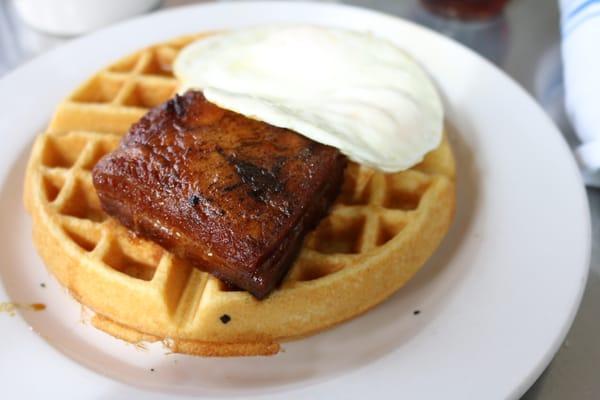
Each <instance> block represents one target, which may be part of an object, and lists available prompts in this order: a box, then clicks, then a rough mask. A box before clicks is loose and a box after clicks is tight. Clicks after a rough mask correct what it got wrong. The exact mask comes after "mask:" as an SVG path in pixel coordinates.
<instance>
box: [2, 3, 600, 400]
mask: <svg viewBox="0 0 600 400" xmlns="http://www.w3.org/2000/svg"><path fill="white" fill-rule="evenodd" d="M193 2H194V1H189V0H166V1H163V5H162V7H163V8H164V7H173V6H178V5H181V4H189V3H193ZM343 2H344V3H352V4H356V5H360V6H363V7H370V8H373V9H377V10H381V11H384V12H387V13H390V14H395V15H398V16H401V17H404V18H408V19H412V20H416V21H418V22H420V23H422V24H424V25H427V26H429V27H431V28H433V29H435V30H438V31H440V32H442V33H445V34H447V35H448V36H451V37H453V38H455V39H456V40H458V41H461V42H463V43H464V44H466V45H467V46H469V47H471V48H473V49H475V50H476V51H478V52H479V53H481V54H482V55H484V56H485V57H487V58H488V59H490V60H491V61H493V62H494V63H495V64H496V65H498V66H499V67H500V68H502V69H503V70H504V71H506V72H507V73H508V74H509V75H510V76H512V77H513V78H514V79H515V80H516V81H518V82H519V83H520V84H521V85H522V86H523V87H524V88H525V89H526V90H527V91H528V92H529V93H530V94H531V95H532V96H533V97H534V98H536V99H537V100H538V102H539V103H540V104H541V105H542V107H543V108H544V109H545V110H546V111H547V112H548V113H549V114H550V115H551V116H552V118H553V119H554V120H555V121H556V123H557V125H558V126H559V128H560V129H561V130H562V131H563V133H564V134H565V137H566V138H567V140H568V141H570V142H574V141H575V139H574V136H573V133H572V128H571V127H570V125H569V123H568V121H567V120H566V118H565V115H564V108H563V105H562V101H563V86H562V76H561V61H560V48H559V39H560V32H559V23H558V19H559V16H558V8H557V4H556V3H555V2H554V1H547V0H513V1H512V2H511V3H510V4H509V6H508V7H507V9H506V12H505V13H504V15H503V16H502V17H501V18H499V19H496V20H494V21H493V22H490V23H471V24H465V23H458V22H455V21H449V20H444V19H439V18H436V17H433V16H431V15H429V14H428V13H426V12H425V11H423V10H422V8H421V7H420V6H419V4H418V1H417V0H406V1H398V0H348V1H343ZM67 40H69V39H68V38H57V37H51V36H47V35H44V34H41V33H38V32H36V31H33V30H31V29H29V28H28V27H26V26H25V25H24V24H23V23H22V22H21V21H20V20H19V19H18V17H17V16H16V15H15V12H14V10H13V8H12V6H11V3H10V2H6V1H1V0H0V76H2V75H3V74H4V73H5V72H7V71H8V70H10V69H13V68H16V67H17V66H18V65H20V64H21V63H23V62H24V61H26V60H27V59H29V58H31V57H34V56H35V55H37V54H39V53H41V52H43V51H46V50H48V49H49V48H52V47H54V46H56V45H60V44H61V43H63V42H65V41H67ZM587 192H588V197H589V202H590V212H591V215H592V226H593V248H592V263H591V271H590V276H589V279H588V284H587V288H586V292H585V294H584V297H583V302H582V305H581V308H580V310H579V313H578V315H577V318H576V319H575V323H574V325H573V327H572V329H571V331H570V333H569V335H568V336H567V339H566V340H565V342H564V344H563V346H562V347H561V349H560V351H559V352H558V354H557V355H556V357H555V359H554V361H553V362H552V363H551V364H550V366H549V367H548V368H547V370H546V371H545V372H544V374H543V375H542V376H541V377H540V378H539V379H538V381H537V382H536V383H535V384H534V385H533V387H532V388H531V389H530V390H529V391H528V392H527V394H526V395H525V396H524V397H523V398H524V399H565V398H572V399H591V398H598V396H600V380H599V379H597V375H598V370H597V366H598V365H600V340H599V339H598V338H600V318H599V317H598V316H599V315H600V190H598V189H588V191H587Z"/></svg>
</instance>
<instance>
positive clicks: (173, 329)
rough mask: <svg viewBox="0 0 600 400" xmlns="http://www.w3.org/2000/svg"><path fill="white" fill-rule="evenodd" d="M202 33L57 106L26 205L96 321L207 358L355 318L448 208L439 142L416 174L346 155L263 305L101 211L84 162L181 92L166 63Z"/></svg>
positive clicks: (395, 284) (250, 351) (392, 285)
mask: <svg viewBox="0 0 600 400" xmlns="http://www.w3.org/2000/svg"><path fill="white" fill-rule="evenodd" d="M195 38H197V36H196V37H193V36H190V37H185V38H179V39H176V40H173V41H170V42H167V43H164V44H159V45H155V46H152V47H149V48H147V49H144V50H142V51H139V52H137V53H135V54H132V55H130V56H128V57H125V58H124V59H122V60H120V61H118V62H117V63H115V64H112V65H110V66H109V67H108V68H105V69H104V70H102V71H100V72H98V73H97V74H96V75H94V76H93V77H92V78H91V79H89V80H88V81H87V82H85V83H84V84H83V85H82V86H81V87H79V88H78V89H77V90H76V91H75V92H74V93H72V94H71V95H70V96H69V97H68V98H67V99H66V100H64V101H63V103H61V104H60V105H59V106H58V108H57V110H56V112H55V114H54V116H53V118H52V120H51V122H50V125H49V126H48V128H47V130H46V132H45V133H43V134H41V135H39V136H38V138H37V140H36V141H35V144H34V146H33V149H32V152H31V156H30V160H29V164H28V168H27V174H26V182H25V193H24V199H25V205H26V208H27V210H28V212H29V213H30V214H31V215H32V219H33V239H34V243H35V245H36V247H37V249H38V251H39V253H40V255H41V256H42V258H43V259H44V261H45V263H46V265H47V267H48V268H49V269H50V271H51V272H52V273H53V274H54V275H55V276H56V278H57V279H58V280H59V281H60V283H61V284H62V285H64V286H65V287H66V288H67V289H68V290H69V292H70V293H71V294H72V295H73V296H74V297H75V298H76V299H77V300H78V301H79V302H80V303H82V304H83V305H85V306H87V307H88V308H90V309H91V310H93V311H94V313H95V316H94V317H93V319H92V323H93V325H94V326H96V327H97V328H99V329H101V330H103V331H105V332H107V333H109V334H111V335H113V336H115V337H118V338H121V339H124V340H126V341H129V342H140V341H150V342H153V341H162V342H163V343H164V345H165V346H167V347H168V348H170V350H171V351H173V352H179V353H187V354H194V355H203V356H239V355H270V354H275V353H277V352H278V351H279V350H280V343H281V342H282V341H285V340H289V339H293V338H298V337H303V336H306V335H309V334H312V333H315V332H318V331H320V330H323V329H325V328H328V327H330V326H333V325H335V324H337V323H340V322H342V321H345V320H347V319H350V318H352V317H354V316H357V315H358V314H361V313H362V312H364V311H366V310H368V309H369V308H371V307H373V306H374V305H376V304H378V303H380V302H381V301H383V300H384V299H385V298H387V297H388V296H390V295H391V294H392V293H393V292H394V291H396V290H397V289H399V288H400V287H401V286H402V285H404V283H405V282H406V281H407V280H408V279H410V278H411V277H412V276H413V275H414V274H415V272H417V270H418V269H419V268H420V267H421V266H422V265H423V264H424V263H425V261H426V260H427V258H428V257H429V256H430V255H431V254H432V253H433V251H434V250H435V249H436V247H437V246H438V244H439V243H440V242H441V240H442V238H443V237H444V235H445V234H446V232H447V230H448V227H449V225H450V223H451V220H452V215H453V212H454V159H453V155H452V151H451V148H450V146H449V144H448V141H447V138H444V140H443V142H442V144H441V145H440V146H439V148H437V149H436V150H434V151H432V152H431V153H429V154H428V155H427V156H426V158H425V159H424V161H423V162H422V163H420V164H419V165H417V166H415V167H413V168H412V169H410V170H407V171H403V172H399V173H394V174H383V173H380V172H376V171H373V170H371V169H369V168H366V167H363V166H360V165H357V164H354V163H350V164H349V166H348V168H347V170H346V173H345V178H344V184H343V188H342V192H341V194H340V196H339V197H338V199H337V200H336V203H335V204H334V206H333V207H332V209H331V211H330V213H329V215H328V216H327V217H326V218H325V219H323V220H322V221H321V223H320V224H319V226H318V227H317V228H316V229H315V230H314V231H313V232H311V233H310V234H309V235H308V236H307V237H306V239H305V241H304V245H303V248H302V250H301V252H300V254H299V256H298V258H297V260H296V261H295V263H294V265H293V266H292V268H291V270H290V272H289V273H288V275H287V277H286V278H285V280H284V282H283V283H282V284H281V286H280V287H279V288H278V289H277V290H275V291H274V292H273V293H272V294H271V295H270V296H269V297H268V298H267V299H266V300H263V301H258V300H256V299H254V298H253V297H252V296H251V295H250V294H248V293H246V292H243V291H236V290H232V289H231V288H228V287H227V286H225V285H223V284H222V283H221V282H220V281H219V280H218V279H216V278H214V277H213V276H211V275H209V274H207V273H204V272H201V271H200V270H198V269H195V268H193V267H192V266H191V265H190V264H188V263H187V262H186V261H185V260H182V259H179V258H177V257H175V256H173V255H172V254H171V253H169V252H167V251H166V250H164V249H163V248H161V247H160V246H158V245H156V244H155V243H152V242H150V241H146V240H142V239H140V238H138V237H136V236H134V235H133V234H132V233H131V232H130V231H128V230H127V229H125V228H124V227H122V226H121V225H119V224H118V223H117V222H116V221H114V220H113V219H111V218H109V217H108V216H107V215H106V214H104V213H103V212H102V210H101V208H100V203H99V200H98V198H97V195H96V193H95V191H94V188H93V185H92V178H91V169H92V168H93V166H94V165H95V163H96V162H97V161H98V160H99V159H100V158H101V157H102V156H103V155H104V154H106V153H108V152H110V151H111V150H112V149H114V148H115V147H116V146H117V144H118V142H119V140H120V137H121V136H122V135H123V134H124V133H126V132H127V130H128V129H129V127H130V125H131V124H132V123H133V122H135V121H137V120H138V119H139V118H140V117H141V116H142V115H144V114H145V113H146V112H147V110H148V109H149V108H150V107H153V106H156V105H158V104H160V103H162V102H164V101H166V100H167V99H168V98H170V97H171V96H172V95H173V94H174V93H175V91H176V89H177V86H178V84H177V81H176V80H175V78H174V77H173V75H172V73H171V64H172V62H173V60H174V58H175V57H176V55H177V52H178V51H179V50H180V49H181V47H183V46H184V45H185V44H187V43H188V42H189V41H191V40H193V39H195Z"/></svg>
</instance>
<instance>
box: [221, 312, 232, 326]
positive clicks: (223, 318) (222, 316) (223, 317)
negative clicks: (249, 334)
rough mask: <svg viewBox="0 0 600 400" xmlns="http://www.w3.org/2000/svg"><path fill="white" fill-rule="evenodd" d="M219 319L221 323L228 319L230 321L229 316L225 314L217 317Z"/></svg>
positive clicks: (226, 321)
mask: <svg viewBox="0 0 600 400" xmlns="http://www.w3.org/2000/svg"><path fill="white" fill-rule="evenodd" d="M219 319H220V320H221V322H222V323H224V324H226V323H228V322H229V321H231V317H230V316H229V315H227V314H223V315H221V316H220V317H219Z"/></svg>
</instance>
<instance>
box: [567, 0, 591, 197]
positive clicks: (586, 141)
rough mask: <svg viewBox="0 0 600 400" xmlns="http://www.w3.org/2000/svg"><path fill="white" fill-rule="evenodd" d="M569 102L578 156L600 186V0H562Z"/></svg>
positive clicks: (582, 166) (569, 113)
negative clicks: (577, 138)
mask: <svg viewBox="0 0 600 400" xmlns="http://www.w3.org/2000/svg"><path fill="white" fill-rule="evenodd" d="M560 8H561V28H562V56H563V66H564V83H565V97H566V98H565V103H566V109H567V113H568V115H569V118H570V120H571V123H572V124H573V126H574V128H575V131H576V133H577V136H578V137H579V139H580V140H581V145H580V146H579V147H578V148H576V150H575V156H576V158H577V160H578V162H579V164H580V166H581V168H582V171H583V174H584V178H585V180H586V182H587V183H588V184H589V185H593V186H600V0H560Z"/></svg>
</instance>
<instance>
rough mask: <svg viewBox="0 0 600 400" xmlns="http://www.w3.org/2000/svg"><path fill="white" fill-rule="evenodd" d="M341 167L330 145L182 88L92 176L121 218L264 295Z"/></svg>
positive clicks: (106, 205)
mask: <svg viewBox="0 0 600 400" xmlns="http://www.w3.org/2000/svg"><path fill="white" fill-rule="evenodd" d="M345 165H346V159H345V157H343V156H342V155H341V153H340V152H339V151H338V150H336V149H335V148H333V147H329V146H326V145H322V144H319V143H316V142H313V141H312V140H310V139H308V138H305V137H303V136H300V135H298V134H296V133H295V132H293V131H290V130H288V129H282V128H277V127H274V126H271V125H269V124H266V123H263V122H259V121H255V120H252V119H249V118H246V117H244V116H242V115H240V114H236V113H234V112H231V111H227V110H224V109H221V108H219V107H217V106H216V105H214V104H211V103H209V102H208V101H206V100H205V98H204V96H203V95H202V93H201V92H197V91H189V92H187V93H186V94H185V95H183V96H176V97H175V98H173V99H171V100H170V101H168V102H167V103H165V104H163V105H161V106H158V107H156V108H154V109H152V110H150V112H148V114H146V115H145V116H144V117H143V118H142V119H141V120H140V121H139V122H137V123H136V124H134V125H133V126H132V127H131V129H130V131H129V133H128V134H127V135H126V136H125V137H124V138H123V140H122V141H121V144H120V146H119V147H118V149H117V150H115V151H114V152H113V153H110V154H108V155H107V156H105V157H104V158H102V159H101V160H100V162H99V163H98V164H97V165H96V166H95V168H94V170H93V180H94V186H95V188H96V191H97V193H98V197H99V198H100V202H101V204H102V208H103V209H104V210H105V211H106V212H107V213H108V214H109V215H111V216H113V217H114V218H116V219H117V220H119V221H120V222H121V223H122V224H123V225H125V226H127V227H128V228H129V229H131V230H132V231H134V232H135V233H137V234H138V235H140V236H141V237H144V238H148V239H150V240H153V241H155V242H157V243H159V244H161V245H162V246H163V247H165V248H166V249H168V250H170V251H172V252H173V253H175V254H176V255H178V256H180V257H183V258H186V259H188V260H190V261H191V262H192V263H193V264H194V265H195V266H197V267H198V268H200V269H202V270H205V271H208V272H210V273H212V274H213V275H215V276H217V277H218V278H220V279H221V280H223V281H224V282H226V283H228V284H231V285H234V286H237V287H240V288H242V289H245V290H247V291H249V292H250V293H252V294H253V295H254V296H255V297H257V298H263V297H265V296H266V295H267V294H268V293H269V292H270V291H272V290H273V289H274V288H275V287H276V285H277V284H278V283H279V282H280V281H281V279H282V278H283V276H284V275H285V273H286V272H287V270H288V269H289V267H290V266H291V264H292V262H293V260H294V257H295V255H296V253H297V252H298V250H299V248H300V245H301V243H302V239H303V237H304V235H305V234H306V233H307V232H308V231H309V230H310V229H312V228H313V227H315V226H316V225H317V223H318V221H319V220H320V219H321V218H322V217H323V216H324V215H325V213H326V212H327V209H328V207H329V206H330V205H331V203H333V201H334V199H335V197H336V196H337V194H338V192H339V190H340V186H341V183H342V177H343V170H344V167H345Z"/></svg>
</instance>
